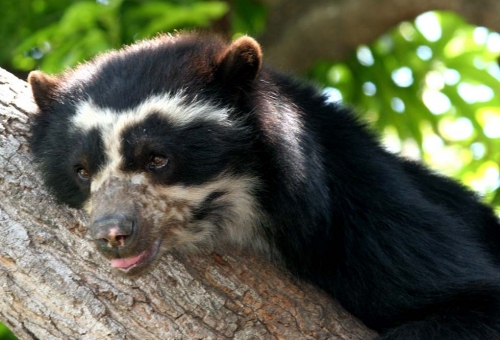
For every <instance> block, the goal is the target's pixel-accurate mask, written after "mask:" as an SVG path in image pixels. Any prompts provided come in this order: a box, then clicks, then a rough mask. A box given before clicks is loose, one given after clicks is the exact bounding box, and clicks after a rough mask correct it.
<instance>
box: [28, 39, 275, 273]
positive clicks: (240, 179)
mask: <svg viewBox="0 0 500 340" xmlns="http://www.w3.org/2000/svg"><path fill="white" fill-rule="evenodd" d="M261 59H262V55H261V51H260V47H259V45H258V44H257V43H256V42H255V41H254V40H253V39H251V38H249V37H242V38H240V39H237V40H236V41H234V42H233V43H231V44H226V43H224V42H222V41H220V40H218V39H215V38H213V37H208V36H199V35H194V34H181V35H178V36H161V37H158V38H156V39H153V40H148V41H143V42H141V43H138V44H135V45H132V46H129V47H127V48H124V49H122V50H120V51H113V52H109V53H105V54H103V55H101V56H99V57H97V58H96V59H95V60H93V61H91V62H88V63H85V64H82V65H80V66H78V67H77V68H75V69H73V70H69V71H66V72H64V73H63V74H61V75H59V76H49V75H46V74H44V73H42V72H39V71H35V72H32V73H31V74H30V76H29V83H30V84H31V87H32V90H33V95H34V98H35V101H36V103H37V104H38V106H39V113H38V115H37V116H36V118H35V120H34V124H33V137H32V141H31V148H32V151H33V154H34V156H35V160H36V162H37V163H38V164H39V167H40V169H41V172H42V174H43V178H44V180H45V183H46V185H47V186H48V188H49V189H50V190H51V191H52V192H53V193H54V195H55V196H56V197H57V198H58V199H59V200H60V201H61V202H64V203H66V204H68V205H70V206H72V207H76V208H82V207H83V208H84V209H85V210H86V211H87V212H88V213H89V215H90V233H91V236H92V238H93V239H94V240H95V242H96V244H97V248H98V249H99V251H100V252H101V253H102V254H103V255H104V256H105V257H106V258H107V259H109V260H110V264H111V266H112V267H114V268H118V269H119V270H120V271H121V272H123V273H126V274H130V275H134V274H138V273H141V272H143V270H144V269H146V268H150V267H151V264H152V263H154V262H155V260H156V259H158V258H159V257H160V255H161V253H162V252H163V251H165V250H172V249H176V250H183V251H184V250H187V251H190V250H195V249H200V248H210V247H211V246H212V245H213V244H214V243H216V242H217V243H218V242H221V241H230V242H235V243H238V244H254V245H255V246H256V247H257V248H265V247H266V243H265V242H264V241H263V239H264V238H263V236H262V235H260V233H261V232H260V231H259V230H261V228H259V227H258V225H259V223H261V220H262V216H261V213H260V209H259V207H258V203H257V200H256V198H255V195H256V191H258V190H259V179H258V177H257V176H256V175H255V173H256V171H255V167H256V166H255V162H254V157H255V155H254V152H253V151H252V150H253V149H252V144H253V143H254V140H253V137H252V129H253V128H252V125H253V124H254V123H252V122H251V118H250V116H251V113H252V105H253V104H252V97H254V95H255V94H254V92H255V91H257V90H256V86H255V83H256V82H257V81H258V75H259V72H260V69H261Z"/></svg>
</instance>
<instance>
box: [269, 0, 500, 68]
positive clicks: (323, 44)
mask: <svg viewBox="0 0 500 340" xmlns="http://www.w3.org/2000/svg"><path fill="white" fill-rule="evenodd" d="M260 1H261V2H262V3H264V4H265V5H266V6H267V7H268V8H269V20H268V23H267V27H266V31H265V33H264V34H263V36H262V37H260V39H259V41H260V42H261V43H262V45H263V47H264V53H265V57H266V60H267V61H268V62H270V63H271V64H273V65H274V66H276V67H278V68H281V69H284V70H292V71H294V72H296V73H302V72H305V71H307V70H308V69H310V67H311V66H312V65H313V63H314V62H316V61H317V60H319V59H331V60H343V59H345V58H347V57H348V56H349V55H350V54H351V53H353V52H354V50H355V48H356V47H357V46H358V45H360V44H369V43H371V42H373V41H374V40H375V39H376V38H378V37H379V36H380V35H382V34H383V33H385V32H387V31H388V30H389V29H390V28H392V27H394V26H395V25H397V24H398V23H400V22H401V21H403V20H410V19H413V18H415V17H416V16H418V15H419V14H422V13H423V12H426V11H431V10H449V11H454V12H456V13H458V14H460V15H462V16H463V17H464V18H465V19H466V20H468V21H469V22H470V23H472V24H475V25H478V26H485V27H488V28H490V29H492V30H494V31H500V18H499V15H500V1H498V0H474V1H471V0H418V1H408V0H308V1H304V0H260Z"/></svg>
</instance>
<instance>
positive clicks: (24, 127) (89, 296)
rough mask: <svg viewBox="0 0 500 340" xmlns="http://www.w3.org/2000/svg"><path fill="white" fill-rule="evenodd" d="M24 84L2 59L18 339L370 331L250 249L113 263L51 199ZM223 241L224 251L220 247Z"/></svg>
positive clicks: (2, 287) (11, 318) (5, 233)
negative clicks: (143, 267) (116, 267)
mask: <svg viewBox="0 0 500 340" xmlns="http://www.w3.org/2000/svg"><path fill="white" fill-rule="evenodd" d="M35 110H36V108H35V105H34V103H33V100H32V97H31V93H30V90H29V87H28V85H27V84H26V83H25V82H24V81H21V80H19V79H17V78H15V77H14V76H13V75H11V74H9V73H7V72H5V71H3V70H1V69H0V193H1V194H0V195H1V199H0V320H2V321H3V322H5V323H6V324H7V326H8V327H9V328H11V329H12V330H13V331H14V333H15V334H16V335H17V336H18V337H19V338H21V339H47V340H49V339H141V340H147V339H155V340H156V339H245V340H246V339H371V338H373V337H374V336H375V333H374V332H371V331H369V330H367V329H366V328H365V327H364V326H363V325H362V324H361V323H360V322H359V321H357V320H356V319H355V318H353V317H352V316H350V315H349V314H348V313H347V312H345V311H344V310H342V308H341V307H340V306H339V305H338V304H337V303H336V302H335V301H332V300H331V299H330V298H329V297H328V296H326V295H325V294H324V293H322V292H320V291H318V289H316V288H314V287H313V286H311V285H309V284H306V283H302V282H296V281H294V280H293V279H292V278H291V277H290V276H289V275H288V274H287V273H286V272H284V271H282V270H280V269H279V268H276V267H275V266H273V265H272V264H270V263H268V262H266V261H265V260H263V259H260V258H259V257H258V256H256V255H253V254H245V253H244V252H243V251H241V250H235V249H230V250H228V249H220V254H219V255H216V254H199V255H197V256H191V257H188V258H183V257H180V256H177V255H175V254H169V255H166V256H165V257H164V258H163V261H162V263H161V264H160V265H159V266H158V267H157V268H156V269H155V270H154V271H153V272H152V273H151V274H148V275H145V276H143V277H140V278H137V279H129V278H123V277H119V276H115V275H113V273H112V272H111V271H110V269H109V264H108V263H106V261H105V260H104V259H103V258H101V256H100V255H99V254H97V253H96V251H94V248H93V245H92V242H91V241H90V238H89V236H88V231H87V228H86V226H85V225H86V216H84V215H83V214H82V213H81V212H80V211H76V210H72V209H69V208H66V207H62V206H59V205H56V204H55V203H54V201H53V199H52V198H51V197H50V196H48V195H47V192H46V191H45V189H44V188H43V187H42V186H41V184H40V179H39V176H38V175H37V173H36V171H35V168H34V166H33V161H32V157H31V155H30V154H29V150H28V147H27V138H28V136H29V120H30V115H32V114H33V113H34V112H35ZM223 252H224V253H223Z"/></svg>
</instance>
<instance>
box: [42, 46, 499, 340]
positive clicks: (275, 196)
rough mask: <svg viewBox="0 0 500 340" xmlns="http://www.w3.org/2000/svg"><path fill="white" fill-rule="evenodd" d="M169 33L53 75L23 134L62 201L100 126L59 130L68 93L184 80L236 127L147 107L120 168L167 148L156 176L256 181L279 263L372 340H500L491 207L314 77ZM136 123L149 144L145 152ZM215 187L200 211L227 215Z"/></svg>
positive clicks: (68, 197) (78, 192) (72, 194)
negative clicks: (54, 81) (48, 93)
mask: <svg viewBox="0 0 500 340" xmlns="http://www.w3.org/2000/svg"><path fill="white" fill-rule="evenodd" d="M166 41H168V39H167V38H159V39H157V40H155V41H153V42H145V43H142V44H141V45H139V46H137V47H135V48H132V49H127V50H125V51H121V52H114V53H112V54H109V55H104V56H103V57H100V58H99V59H97V61H95V62H93V63H92V64H87V65H84V66H82V67H80V68H79V69H78V70H77V71H75V73H68V74H66V75H63V76H62V78H61V85H60V87H59V88H58V90H57V91H58V92H57V96H55V100H54V102H53V103H52V104H51V105H49V109H45V110H44V113H43V114H41V115H40V116H39V118H38V119H37V120H36V121H35V125H34V130H33V131H34V138H33V142H32V147H33V151H34V153H35V156H36V159H37V160H38V162H39V163H41V164H42V169H43V171H44V173H45V178H46V180H47V183H48V185H49V187H51V188H52V189H53V191H54V192H55V194H56V195H57V196H58V197H59V198H60V199H61V200H62V201H64V202H67V203H69V204H71V205H73V206H79V205H81V204H82V203H83V202H84V200H85V199H87V198H88V191H86V189H85V188H83V189H80V188H79V186H78V185H76V184H74V179H73V177H72V176H74V175H72V174H71V170H70V168H71V167H72V166H73V164H69V160H68V159H71V157H72V156H71V155H73V154H81V152H83V151H80V150H81V149H82V150H84V149H85V148H87V149H85V150H94V151H95V150H100V148H101V147H100V146H99V143H101V142H94V143H95V144H94V145H93V146H89V145H87V144H86V143H85V142H82V141H83V140H92V141H101V137H100V136H98V135H95V136H86V137H85V138H83V137H82V136H78V135H71V134H70V133H69V132H68V131H67V125H66V124H65V122H66V121H67V119H68V118H67V116H71V112H72V109H73V107H74V103H78V101H80V100H83V99H86V98H92V100H93V102H94V103H95V104H96V105H98V106H100V107H106V108H112V109H115V110H123V109H131V108H133V107H135V106H137V105H138V104H139V103H141V101H142V100H143V99H144V98H146V97H147V96H149V95H151V94H162V93H175V92H177V91H180V90H181V89H187V90H188V91H186V95H187V97H188V99H187V100H188V101H195V100H199V99H200V98H201V99H203V100H207V101H210V102H212V103H217V105H219V106H221V107H232V108H233V109H234V110H233V114H232V117H231V119H234V120H237V121H238V122H239V124H240V125H238V126H239V128H238V129H231V128H229V127H227V126H223V125H217V124H215V123H210V124H208V123H206V122H205V123H195V122H193V124H192V125H188V126H187V127H183V128H182V129H177V128H176V127H173V126H170V125H169V124H168V123H167V122H162V121H158V120H161V119H160V118H158V117H154V116H153V117H151V119H150V120H148V121H146V122H144V125H141V126H135V127H130V128H129V129H128V130H127V132H125V138H124V140H123V149H124V150H125V151H124V153H125V155H128V156H126V157H128V161H127V164H126V166H125V169H124V170H126V171H139V170H140V169H141V167H142V165H138V164H136V163H137V162H138V163H140V164H143V163H144V160H142V161H141V160H140V157H141V155H143V156H144V155H149V154H150V153H152V152H153V153H167V154H168V153H169V152H174V153H177V154H174V155H173V156H172V162H173V164H172V166H171V169H170V170H168V171H170V172H165V173H163V175H161V176H159V177H156V178H157V183H160V184H161V183H174V182H175V183H177V182H178V183H183V184H185V185H188V186H189V185H193V184H198V183H203V182H204V181H208V180H210V179H211V178H213V177H214V176H215V175H216V174H219V173H221V172H222V171H226V172H230V173H237V174H241V173H248V174H252V175H253V176H257V177H258V178H259V179H260V180H261V182H262V187H261V188H260V190H259V191H258V192H256V193H255V195H256V197H257V199H258V202H259V203H260V207H261V208H262V209H263V211H264V214H265V215H266V216H267V217H268V218H269V220H270V221H271V223H270V224H267V223H263V224H262V228H266V230H265V234H266V235H267V237H268V241H269V243H270V244H271V246H272V247H273V248H275V249H276V251H277V252H278V253H279V254H280V256H281V257H282V259H283V260H284V263H285V264H286V266H287V268H288V269H289V270H290V271H291V272H292V273H294V274H295V275H297V276H298V277H299V278H301V279H303V280H307V281H310V282H313V283H314V284H316V285H318V286H319V287H321V288H323V289H324V290H326V291H327V292H328V293H330V294H331V296H332V297H334V298H336V299H338V300H339V301H340V302H341V303H342V305H343V306H344V307H345V308H346V309H347V310H349V311H350V312H352V313H353V314H354V315H356V316H358V317H359V318H360V319H361V320H362V321H363V322H364V323H365V324H366V325H367V326H368V327H370V328H373V329H375V330H377V331H379V332H380V333H381V339H391V340H395V339H405V340H417V339H420V340H431V339H435V340H442V339H450V340H451V339H453V340H460V339H464V340H465V339H500V262H499V259H500V258H499V255H500V254H499V250H498V249H499V247H498V246H499V244H500V225H499V222H498V220H497V218H496V216H495V215H494V213H493V211H492V209H491V208H489V207H487V206H486V205H484V204H482V203H480V202H479V200H478V199H477V197H476V195H475V194H473V193H472V192H470V191H469V190H468V189H466V188H464V187H462V186H461V185H459V184H457V183H455V182H454V181H452V180H450V179H447V178H445V177H441V176H438V175H436V174H434V173H432V172H431V171H429V170H428V169H427V168H425V167H424V166H422V165H420V164H417V163H413V162H410V161H407V160H404V159H402V158H399V157H397V156H395V155H392V154H390V153H388V152H387V151H385V150H384V148H383V147H381V146H380V144H379V142H378V141H377V139H376V138H375V137H374V136H373V135H372V134H371V133H370V132H369V131H368V130H367V129H366V128H365V126H363V124H362V123H360V122H359V121H358V120H357V119H356V118H355V115H354V114H353V113H352V112H351V111H350V110H348V109H346V108H343V107H340V106H338V105H335V104H328V103H326V101H325V98H324V97H323V96H322V95H321V92H320V91H318V90H317V89H316V88H315V87H313V86H311V85H307V84H304V83H301V82H300V83H299V82H297V81H296V80H294V79H292V78H290V77H289V76H286V75H283V74H281V73H278V72H275V71H273V70H271V69H269V68H267V67H264V68H263V69H262V70H260V72H258V68H260V65H258V63H256V62H255V58H256V57H259V54H258V53H256V54H252V55H251V57H252V58H253V59H252V60H251V64H248V65H245V64H244V63H245V61H241V60H239V61H238V55H237V53H236V57H234V55H232V58H236V60H237V62H239V63H240V64H238V65H237V67H234V68H231V65H232V64H231V63H229V62H228V61H227V59H224V56H223V54H222V52H221V51H223V50H224V49H227V45H225V44H223V43H221V42H219V41H218V40H216V39H212V38H209V37H203V38H199V37H197V36H184V37H183V36H181V37H178V38H177V42H176V43H174V44H173V43H167V42H166ZM247 48H248V46H247ZM251 48H252V46H250V49H251ZM231 53H233V52H231ZM259 53H260V52H259ZM221 60H225V61H224V62H222V65H223V68H222V69H221V68H220V66H219V65H221ZM228 63H229V65H228ZM241 63H243V66H242V64H241ZM232 69H234V70H235V72H239V73H238V74H236V75H234V74H231V70H232ZM257 72H258V73H257ZM84 73H89V74H91V77H88V78H85V79H84V78H83V77H80V76H79V75H80V74H84ZM255 74H257V76H256V79H255V80H254V79H253V78H252V77H254V76H255ZM245 77H250V78H245ZM208 114H210V113H209V112H207V115H208ZM143 127H147V128H148V131H150V134H151V136H149V137H148V138H150V139H151V140H152V141H153V142H151V141H149V142H147V143H146V144H147V147H146V148H147V150H146V151H144V150H142V149H140V148H141V147H142V146H141V145H140V141H144V136H143V135H141V130H140V129H141V128H143ZM138 135H140V138H137V136H138ZM151 145H156V146H155V147H156V148H157V149H151V148H152V146H151ZM138 148H139V149H138ZM94 151H87V153H88V154H89V155H90V156H89V157H90V160H89V162H91V163H92V164H93V167H94V168H95V169H97V168H96V167H98V166H99V164H101V163H102V162H103V161H104V160H103V159H104V156H103V155H102V154H101V156H95V154H96V152H94ZM89 152H90V153H89ZM97 153H98V152H97ZM68 155H69V157H66V156H68ZM137 155H139V156H137ZM169 156H170V155H169ZM78 157H80V156H78ZM144 157H146V156H144ZM95 171H97V170H95ZM162 176H163V177H162ZM220 195H223V193H220V192H217V193H215V194H214V195H213V196H209V197H208V198H207V199H206V201H205V202H204V203H203V204H202V205H201V206H200V207H199V208H198V210H197V211H195V213H194V214H193V219H204V218H212V219H218V218H221V215H222V214H217V210H218V209H224V207H223V206H219V205H218V204H217V203H216V202H217V201H216V200H217V198H219V197H220ZM221 211H223V210H221Z"/></svg>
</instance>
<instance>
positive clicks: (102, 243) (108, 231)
mask: <svg viewBox="0 0 500 340" xmlns="http://www.w3.org/2000/svg"><path fill="white" fill-rule="evenodd" d="M133 232H134V221H133V220H132V219H131V218H126V217H122V216H106V217H103V218H100V219H98V220H96V221H94V223H92V227H91V236H92V239H94V241H96V242H97V244H98V245H99V247H101V248H121V247H123V246H125V245H126V243H127V239H129V238H130V236H131V235H132V233H133Z"/></svg>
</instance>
